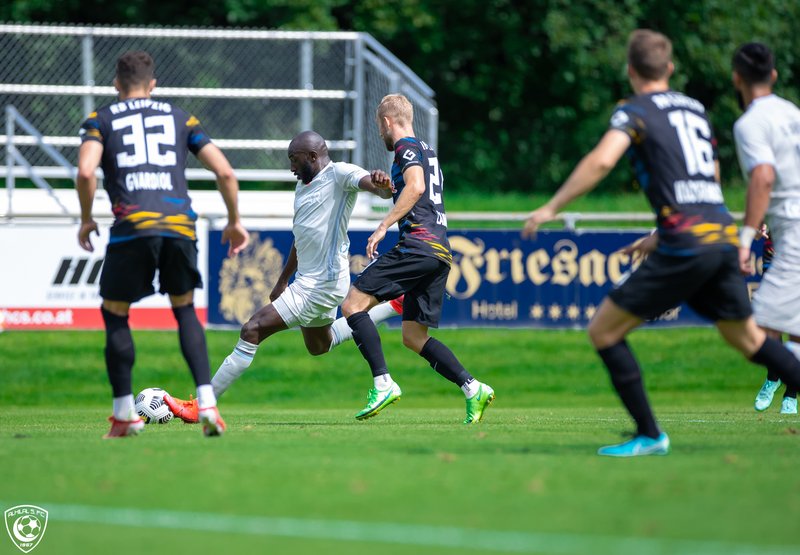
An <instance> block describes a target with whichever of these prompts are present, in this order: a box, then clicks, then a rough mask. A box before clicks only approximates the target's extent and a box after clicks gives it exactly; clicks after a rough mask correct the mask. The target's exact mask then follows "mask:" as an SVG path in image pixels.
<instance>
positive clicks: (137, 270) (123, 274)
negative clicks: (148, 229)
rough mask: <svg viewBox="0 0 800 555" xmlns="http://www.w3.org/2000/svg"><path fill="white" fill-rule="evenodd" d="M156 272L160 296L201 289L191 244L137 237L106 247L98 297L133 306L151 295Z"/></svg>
mask: <svg viewBox="0 0 800 555" xmlns="http://www.w3.org/2000/svg"><path fill="white" fill-rule="evenodd" d="M156 270H158V281H159V285H160V287H159V292H160V293H167V294H169V295H183V294H184V293H188V292H189V291H191V290H192V289H195V288H197V287H202V286H203V278H202V277H201V276H200V272H199V271H198V269H197V244H196V243H195V242H194V241H190V240H187V239H175V238H172V237H140V238H138V239H132V240H130V241H123V242H121V243H111V244H109V245H108V248H107V249H106V257H105V261H104V262H103V273H102V274H101V275H100V296H101V297H103V298H104V299H107V300H109V301H127V302H129V303H133V302H136V301H138V300H139V299H143V298H144V297H147V296H149V295H152V294H153V293H155V290H154V289H153V279H154V278H155V273H156Z"/></svg>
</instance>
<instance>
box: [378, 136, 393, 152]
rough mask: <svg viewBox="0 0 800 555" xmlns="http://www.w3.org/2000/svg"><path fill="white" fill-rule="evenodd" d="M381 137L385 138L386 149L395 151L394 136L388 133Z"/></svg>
mask: <svg viewBox="0 0 800 555" xmlns="http://www.w3.org/2000/svg"><path fill="white" fill-rule="evenodd" d="M381 138H382V139H383V144H384V145H386V150H388V151H389V152H391V151H393V150H394V141H392V138H391V137H388V136H386V135H383V136H382V137H381Z"/></svg>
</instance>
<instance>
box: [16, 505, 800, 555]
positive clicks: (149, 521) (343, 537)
mask: <svg viewBox="0 0 800 555" xmlns="http://www.w3.org/2000/svg"><path fill="white" fill-rule="evenodd" d="M6 505H8V502H4V501H0V506H6ZM38 505H39V506H41V507H43V508H45V509H47V510H48V511H50V522H51V525H57V524H58V523H59V522H79V523H85V524H107V525H114V526H130V527H136V528H161V529H165V530H194V531H198V532H224V533H234V534H248V535H253V536H280V537H286V538H301V539H322V540H339V541H355V542H369V543H378V544H395V545H409V546H421V547H432V548H436V547H448V548H457V549H471V550H476V551H486V550H489V551H494V552H507V553H547V554H558V555H585V554H586V553H592V554H601V553H610V554H614V555H628V554H630V555H641V554H642V553H647V554H649V555H681V554H686V555H750V554H752V555H798V553H800V550H798V549H797V548H793V547H789V546H785V547H782V546H768V545H763V544H761V545H758V546H756V545H747V544H739V543H732V542H718V541H704V540H696V541H695V540H675V539H667V538H636V537H628V538H626V537H614V536H600V535H591V534H551V533H537V532H517V531H501V530H476V529H467V528H457V527H450V526H427V525H419V524H399V523H387V522H357V521H350V520H319V519H302V518H282V517H265V516H244V515H242V516H237V515H230V514H214V513H194V512H185V511H168V510H150V509H147V510H145V509H136V508H122V507H100V506H91V505H60V504H55V503H38Z"/></svg>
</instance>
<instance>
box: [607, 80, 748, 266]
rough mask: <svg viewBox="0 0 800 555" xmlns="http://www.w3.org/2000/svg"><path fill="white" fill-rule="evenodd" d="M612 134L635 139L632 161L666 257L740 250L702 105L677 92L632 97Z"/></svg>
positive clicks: (615, 121)
mask: <svg viewBox="0 0 800 555" xmlns="http://www.w3.org/2000/svg"><path fill="white" fill-rule="evenodd" d="M610 128H611V129H618V130H620V131H624V132H625V133H627V134H628V135H629V136H630V138H631V147H630V149H629V151H628V156H629V157H630V159H631V162H632V164H633V168H634V171H635V173H636V179H637V180H638V182H639V185H641V187H642V189H643V190H644V192H645V194H646V195H647V199H648V200H649V201H650V206H651V207H652V209H653V211H654V212H655V214H656V221H657V224H658V233H659V244H658V250H659V251H660V252H662V253H664V254H669V255H673V256H684V255H692V254H698V253H701V252H704V251H707V250H709V249H720V248H730V247H732V246H737V245H738V244H739V242H738V237H737V235H736V225H735V224H734V222H733V218H732V217H731V215H730V213H729V212H728V209H727V208H726V207H725V203H724V201H723V198H722V188H721V187H720V184H719V182H718V181H717V178H716V159H717V149H716V146H717V143H716V139H715V138H714V133H713V131H712V129H711V124H710V123H709V121H708V118H707V117H706V110H705V107H703V105H702V104H701V103H700V102H699V101H697V100H695V99H694V98H691V97H688V96H686V95H684V94H681V93H678V92H673V91H667V92H657V93H650V94H640V95H636V96H632V97H630V98H629V99H627V100H626V101H624V102H622V103H620V105H619V106H617V108H616V109H615V110H614V113H613V114H612V116H611V122H610Z"/></svg>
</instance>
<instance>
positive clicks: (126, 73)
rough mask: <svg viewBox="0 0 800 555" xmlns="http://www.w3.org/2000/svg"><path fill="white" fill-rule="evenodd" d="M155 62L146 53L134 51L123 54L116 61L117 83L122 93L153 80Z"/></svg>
mask: <svg viewBox="0 0 800 555" xmlns="http://www.w3.org/2000/svg"><path fill="white" fill-rule="evenodd" d="M154 70H155V62H153V58H152V57H151V56H150V54H148V53H147V52H145V51H143V50H134V51H131V52H125V54H123V55H122V56H120V57H119V59H118V60H117V83H118V84H119V87H120V88H121V89H122V90H123V91H129V90H131V89H132V88H134V87H138V86H142V85H148V84H149V83H150V81H152V80H153V79H155V73H154Z"/></svg>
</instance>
